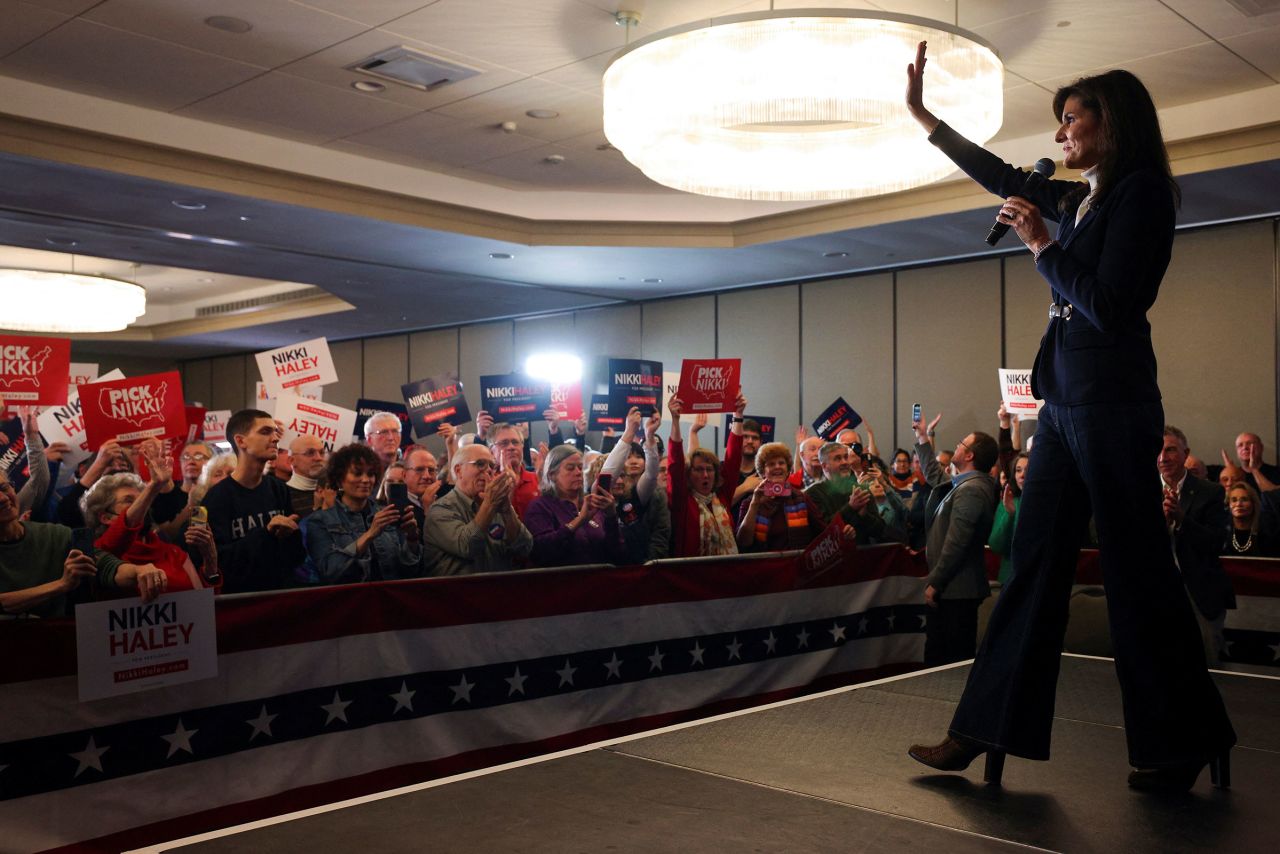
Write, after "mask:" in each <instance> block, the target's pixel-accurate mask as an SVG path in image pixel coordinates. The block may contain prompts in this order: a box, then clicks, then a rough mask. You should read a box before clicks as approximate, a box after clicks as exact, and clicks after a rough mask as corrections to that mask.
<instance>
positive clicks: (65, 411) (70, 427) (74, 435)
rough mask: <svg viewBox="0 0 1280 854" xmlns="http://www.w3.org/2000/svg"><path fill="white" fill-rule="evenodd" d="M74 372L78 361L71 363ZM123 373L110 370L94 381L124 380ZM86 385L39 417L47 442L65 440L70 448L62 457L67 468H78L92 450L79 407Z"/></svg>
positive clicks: (42, 433)
mask: <svg viewBox="0 0 1280 854" xmlns="http://www.w3.org/2000/svg"><path fill="white" fill-rule="evenodd" d="M71 368H72V374H74V373H75V368H76V365H74V364H73V365H72V366H71ZM122 379H124V374H123V373H122V372H121V371H120V369H119V368H117V369H116V370H113V371H108V372H107V373H105V374H103V375H102V376H101V377H99V378H98V379H97V380H95V381H94V382H109V381H110V380H122ZM82 388H84V386H83V385H82V386H75V387H73V388H72V389H71V390H70V391H69V392H68V393H67V402H66V403H65V404H63V405H62V406H50V407H48V408H47V409H45V410H44V411H43V412H41V413H40V417H39V418H37V419H36V424H37V425H38V426H39V427H40V435H41V436H43V437H44V440H45V442H48V443H49V444H53V443H54V442H65V443H66V444H67V446H68V447H69V448H71V450H70V451H68V452H67V453H66V454H65V455H63V457H62V462H63V466H64V470H72V471H74V470H75V467H76V466H78V465H79V464H80V461H81V460H83V459H87V458H88V457H89V455H90V454H91V453H92V451H90V450H89V437H88V436H87V435H86V434H85V431H84V412H82V411H81V408H80V390H81V389H82Z"/></svg>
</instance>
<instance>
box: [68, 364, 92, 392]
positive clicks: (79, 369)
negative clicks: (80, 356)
mask: <svg viewBox="0 0 1280 854" xmlns="http://www.w3.org/2000/svg"><path fill="white" fill-rule="evenodd" d="M97 380H98V363H97V362H72V363H71V384H70V385H69V386H67V391H68V392H74V391H75V390H76V387H77V386H82V385H84V384H85V383H91V382H97ZM67 401H68V402H70V401H71V397H70V395H68V397H67Z"/></svg>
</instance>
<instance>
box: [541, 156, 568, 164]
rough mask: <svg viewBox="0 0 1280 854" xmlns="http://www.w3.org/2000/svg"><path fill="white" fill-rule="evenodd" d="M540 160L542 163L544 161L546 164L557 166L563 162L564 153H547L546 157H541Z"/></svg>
mask: <svg viewBox="0 0 1280 854" xmlns="http://www.w3.org/2000/svg"><path fill="white" fill-rule="evenodd" d="M542 162H543V163H546V164H549V165H551V166H559V165H560V164H561V163H563V162H564V155H563V154H548V155H547V156H546V157H544V158H542Z"/></svg>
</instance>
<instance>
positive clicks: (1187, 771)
mask: <svg viewBox="0 0 1280 854" xmlns="http://www.w3.org/2000/svg"><path fill="white" fill-rule="evenodd" d="M1205 765H1208V766H1209V780H1210V782H1211V783H1212V784H1213V785H1214V787H1216V788H1219V789H1230V788H1231V749H1230V748H1228V749H1226V750H1224V751H1222V752H1221V753H1218V754H1216V755H1215V756H1213V757H1212V758H1211V759H1209V760H1207V761H1202V762H1187V763H1184V764H1182V765H1171V766H1169V767H1166V768H1135V769H1134V770H1132V771H1130V772H1129V788H1131V789H1136V790H1138V791H1140V792H1188V791H1190V790H1191V787H1192V786H1194V785H1195V784H1196V780H1197V779H1199V777H1200V772H1201V771H1203V770H1204V766H1205Z"/></svg>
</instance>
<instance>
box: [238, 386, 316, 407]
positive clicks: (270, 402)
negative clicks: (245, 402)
mask: <svg viewBox="0 0 1280 854" xmlns="http://www.w3.org/2000/svg"><path fill="white" fill-rule="evenodd" d="M289 394H293V395H297V396H298V397H305V398H306V399H307V400H324V386H322V385H315V384H314V383H312V384H311V385H300V386H298V387H297V388H295V389H291V390H290V391H289ZM253 398H254V400H256V401H257V402H258V408H259V409H263V410H266V411H267V412H270V411H271V409H272V407H273V406H274V404H275V402H276V399H275V397H274V396H273V395H271V394H270V393H269V392H268V390H267V384H266V383H264V382H262V381H261V380H259V381H258V382H256V383H254V384H253Z"/></svg>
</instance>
